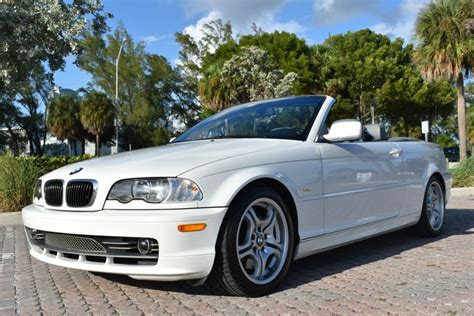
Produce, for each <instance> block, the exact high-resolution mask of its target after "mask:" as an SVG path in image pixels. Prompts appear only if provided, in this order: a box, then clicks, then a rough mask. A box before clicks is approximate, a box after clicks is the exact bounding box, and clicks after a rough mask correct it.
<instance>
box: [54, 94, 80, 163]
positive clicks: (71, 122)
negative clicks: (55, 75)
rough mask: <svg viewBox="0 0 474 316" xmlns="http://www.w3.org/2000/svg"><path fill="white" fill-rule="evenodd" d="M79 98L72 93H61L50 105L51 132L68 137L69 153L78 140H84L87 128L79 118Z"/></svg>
mask: <svg viewBox="0 0 474 316" xmlns="http://www.w3.org/2000/svg"><path fill="white" fill-rule="evenodd" d="M79 107H80V102H79V99H78V98H77V97H75V96H72V95H60V96H58V97H56V98H55V99H54V100H53V101H52V102H51V104H50V106H49V112H48V116H47V124H48V127H49V130H50V131H51V133H53V134H54V135H55V136H56V137H57V138H58V139H60V140H64V139H67V140H68V143H69V155H72V145H73V142H75V141H76V140H81V141H83V140H84V137H85V134H86V132H85V130H84V128H83V127H82V124H81V120H80V118H79Z"/></svg>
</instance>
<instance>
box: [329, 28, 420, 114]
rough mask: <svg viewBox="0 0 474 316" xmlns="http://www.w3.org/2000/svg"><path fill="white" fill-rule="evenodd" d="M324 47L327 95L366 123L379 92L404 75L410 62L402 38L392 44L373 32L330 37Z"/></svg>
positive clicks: (408, 47)
mask: <svg viewBox="0 0 474 316" xmlns="http://www.w3.org/2000/svg"><path fill="white" fill-rule="evenodd" d="M324 46H325V50H327V54H326V59H325V61H324V63H325V64H326V67H327V68H326V70H325V71H326V74H325V76H326V78H325V87H324V90H325V92H326V93H329V94H331V95H333V96H335V97H337V99H338V102H339V103H340V106H341V107H345V108H346V109H347V110H348V111H352V112H353V113H356V115H357V117H359V118H360V119H361V120H362V121H364V122H366V121H368V120H369V119H370V107H371V106H375V105H376V104H375V103H376V91H377V89H380V88H381V87H382V86H383V84H384V83H385V82H386V81H387V80H396V79H398V78H400V77H401V76H402V75H403V67H402V65H406V64H409V63H410V50H411V48H412V47H411V45H407V46H405V47H404V45H403V40H401V39H395V40H394V41H391V40H390V39H389V38H388V37H387V36H385V35H382V34H377V33H374V32H372V31H370V30H360V31H357V32H348V33H346V34H340V35H334V36H330V37H329V38H328V39H326V41H325V42H324Z"/></svg>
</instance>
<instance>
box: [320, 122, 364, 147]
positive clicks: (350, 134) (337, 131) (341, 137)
mask: <svg viewBox="0 0 474 316" xmlns="http://www.w3.org/2000/svg"><path fill="white" fill-rule="evenodd" d="M323 137H324V139H326V140H327V141H329V142H343V141H351V140H358V139H360V138H361V137H362V124H361V123H360V122H359V121H358V120H339V121H335V122H334V123H332V125H331V128H330V129H329V133H328V134H326V135H323Z"/></svg>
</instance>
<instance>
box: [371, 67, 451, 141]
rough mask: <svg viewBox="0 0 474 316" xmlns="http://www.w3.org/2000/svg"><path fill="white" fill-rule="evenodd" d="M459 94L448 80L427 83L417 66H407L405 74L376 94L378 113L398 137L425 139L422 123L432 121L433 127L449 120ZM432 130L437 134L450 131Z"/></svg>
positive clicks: (385, 84)
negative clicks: (456, 94) (422, 137)
mask: <svg viewBox="0 0 474 316" xmlns="http://www.w3.org/2000/svg"><path fill="white" fill-rule="evenodd" d="M454 100H455V92H454V90H453V88H452V87H451V85H450V84H449V83H448V82H447V81H433V82H426V81H424V80H423V78H422V77H421V75H420V73H419V72H418V71H417V70H416V69H415V67H413V66H410V65H407V66H405V67H403V75H402V76H401V77H400V78H398V79H396V80H387V81H386V82H385V83H384V84H383V86H382V87H381V88H380V89H378V90H377V91H376V101H377V102H376V110H377V111H378V112H380V113H382V117H383V118H384V119H385V120H386V121H388V122H391V123H392V127H393V131H392V134H393V135H394V136H395V135H406V136H412V137H421V136H422V134H421V128H420V122H421V121H424V120H428V121H429V122H430V126H435V127H437V126H436V125H439V123H440V122H442V121H444V120H447V119H449V117H450V116H451V114H452V112H453V107H452V105H453V104H454ZM438 129H440V128H432V131H436V132H437V133H436V134H443V133H444V132H446V130H443V129H440V130H439V131H438Z"/></svg>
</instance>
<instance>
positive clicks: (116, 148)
mask: <svg viewBox="0 0 474 316" xmlns="http://www.w3.org/2000/svg"><path fill="white" fill-rule="evenodd" d="M126 40H127V39H126V38H124V39H123V40H122V43H121V44H120V48H119V52H118V55H117V59H115V112H116V113H115V153H116V154H118V152H119V124H118V114H119V98H118V82H119V77H118V66H119V60H120V55H121V54H122V48H123V44H124V43H125V41H126Z"/></svg>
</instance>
